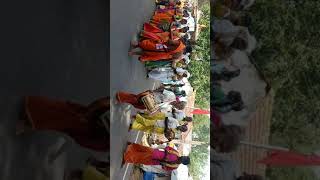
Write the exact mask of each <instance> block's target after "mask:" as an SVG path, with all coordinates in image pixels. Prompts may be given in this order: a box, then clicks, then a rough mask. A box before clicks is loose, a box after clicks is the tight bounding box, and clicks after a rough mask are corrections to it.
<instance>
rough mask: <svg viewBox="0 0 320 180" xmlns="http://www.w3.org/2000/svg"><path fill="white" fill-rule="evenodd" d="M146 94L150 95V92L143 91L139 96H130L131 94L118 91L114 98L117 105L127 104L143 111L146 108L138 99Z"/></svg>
mask: <svg viewBox="0 0 320 180" xmlns="http://www.w3.org/2000/svg"><path fill="white" fill-rule="evenodd" d="M148 93H151V91H145V92H142V93H140V94H132V93H127V92H123V91H119V92H117V94H116V98H117V100H118V102H119V103H128V104H131V105H132V106H133V107H135V108H137V109H142V110H143V109H146V107H145V105H144V104H143V102H142V101H141V100H140V99H141V97H143V96H145V95H147V94H148Z"/></svg>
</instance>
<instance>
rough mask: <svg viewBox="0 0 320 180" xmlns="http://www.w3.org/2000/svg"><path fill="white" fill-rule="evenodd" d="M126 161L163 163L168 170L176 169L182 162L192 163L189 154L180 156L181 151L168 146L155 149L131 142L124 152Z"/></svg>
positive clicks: (152, 163) (145, 163) (148, 163)
mask: <svg viewBox="0 0 320 180" xmlns="http://www.w3.org/2000/svg"><path fill="white" fill-rule="evenodd" d="M123 162H124V163H133V164H144V165H162V168H163V169H164V170H167V171H172V170H175V169H177V168H178V167H179V165H180V164H184V165H188V164H190V158H189V157H188V156H180V154H179V152H178V151H176V150H175V149H173V148H171V147H169V146H167V147H166V148H165V149H163V150H160V149H153V148H150V147H145V146H142V145H140V144H129V146H128V147H127V150H126V152H125V154H124V159H123Z"/></svg>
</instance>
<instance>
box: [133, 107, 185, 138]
mask: <svg viewBox="0 0 320 180" xmlns="http://www.w3.org/2000/svg"><path fill="white" fill-rule="evenodd" d="M166 118H167V119H168V128H169V129H172V130H179V131H181V132H186V131H187V130H188V127H187V125H186V124H184V125H180V122H179V121H178V120H177V119H175V118H173V117H166V114H165V113H162V112H159V113H156V114H154V115H147V114H137V115H136V116H135V117H134V121H133V123H132V125H131V126H130V129H134V130H138V131H143V132H147V133H157V134H164V133H165V128H166V125H165V120H166Z"/></svg>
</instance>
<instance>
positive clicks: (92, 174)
mask: <svg viewBox="0 0 320 180" xmlns="http://www.w3.org/2000/svg"><path fill="white" fill-rule="evenodd" d="M109 179H110V178H108V177H107V176H105V175H104V174H103V173H101V172H99V171H98V170H97V169H96V168H94V167H92V166H90V165H89V166H87V168H86V169H84V171H83V175H82V180H109Z"/></svg>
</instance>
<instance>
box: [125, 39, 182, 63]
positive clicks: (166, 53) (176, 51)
mask: <svg viewBox="0 0 320 180" xmlns="http://www.w3.org/2000/svg"><path fill="white" fill-rule="evenodd" d="M132 46H133V50H131V51H130V52H129V55H140V57H139V60H140V61H142V62H145V61H158V60H174V59H179V58H181V57H182V55H183V51H184V50H185V48H186V46H185V45H184V43H183V42H182V41H181V40H177V41H173V40H169V41H168V42H167V43H157V42H156V41H155V40H151V39H145V40H142V41H141V42H140V43H139V44H138V45H135V44H132ZM138 47H139V48H141V49H142V51H140V52H134V49H135V48H138Z"/></svg>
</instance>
